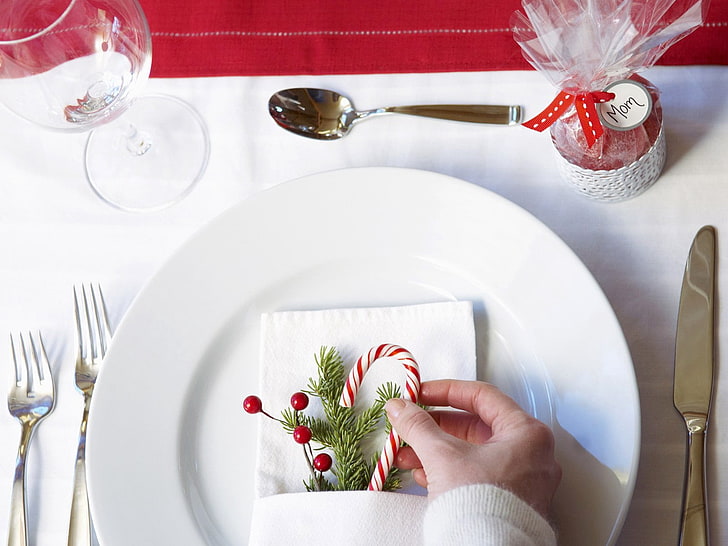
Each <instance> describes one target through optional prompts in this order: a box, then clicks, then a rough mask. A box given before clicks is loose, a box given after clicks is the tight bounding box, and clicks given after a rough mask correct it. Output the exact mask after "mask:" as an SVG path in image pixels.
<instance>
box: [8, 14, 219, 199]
mask: <svg viewBox="0 0 728 546" xmlns="http://www.w3.org/2000/svg"><path fill="white" fill-rule="evenodd" d="M151 52H152V44H151V33H150V31H149V25H148V23H147V20H146V17H145V15H144V12H143V11H142V8H141V6H140V5H139V3H138V1H137V0H2V7H1V8H0V102H1V103H3V104H5V106H7V107H8V108H9V109H10V110H11V111H13V112H15V113H16V114H18V115H19V116H21V117H23V118H25V119H27V120H29V121H32V122H34V123H36V124H39V125H42V126H44V127H48V128H51V129H55V130H60V131H69V132H79V131H90V133H89V137H88V140H87V143H86V149H85V160H84V166H85V171H86V175H87V178H88V181H89V183H90V184H91V187H92V188H93V189H94V191H95V192H96V193H97V194H98V195H99V197H101V198H102V199H103V200H104V201H106V202H107V203H109V204H111V205H113V206H115V207H117V208H120V209H123V210H130V211H143V210H158V209H161V208H164V207H166V206H168V205H170V204H173V203H175V202H177V201H179V200H180V199H182V198H183V197H184V196H185V195H187V194H188V193H189V192H190V191H191V190H192V188H193V187H194V185H195V184H196V182H197V181H198V180H199V179H200V177H201V176H202V174H203V172H204V171H205V168H206V166H207V160H208V157H209V150H210V144H209V137H208V134H207V129H206V126H205V123H204V121H203V120H202V118H201V117H200V115H199V114H198V113H197V112H196V111H195V110H194V109H193V108H192V107H190V106H189V105H187V104H186V103H184V102H183V101H181V100H179V99H176V98H174V97H167V96H161V95H156V96H140V89H141V88H142V87H143V85H144V84H145V83H146V81H147V79H148V77H149V72H150V68H151V58H152V57H151ZM132 104H133V108H130V106H132Z"/></svg>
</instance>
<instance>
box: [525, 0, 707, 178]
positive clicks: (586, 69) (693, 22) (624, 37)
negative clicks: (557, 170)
mask: <svg viewBox="0 0 728 546" xmlns="http://www.w3.org/2000/svg"><path fill="white" fill-rule="evenodd" d="M708 3H709V0H523V2H522V6H523V11H522V12H521V11H517V12H515V13H514V14H513V17H512V20H511V26H512V28H513V32H514V37H515V40H516V42H517V43H518V44H519V45H520V47H521V49H522V50H523V54H524V57H525V58H526V60H527V61H528V62H529V63H530V64H531V65H532V66H533V67H534V68H536V70H538V71H539V72H541V73H542V74H543V75H544V76H545V77H546V78H547V79H548V80H549V81H550V82H551V83H552V84H553V85H554V86H555V87H557V88H558V89H559V90H560V91H566V92H569V93H574V94H579V93H593V92H598V91H602V90H603V89H604V88H605V87H607V86H608V85H609V84H610V83H613V82H615V81H619V80H623V79H628V78H632V79H635V80H637V81H639V82H640V83H642V84H644V85H645V86H646V87H647V89H648V90H649V92H650V94H651V95H652V99H653V109H652V113H651V114H650V116H649V117H648V118H647V120H646V121H645V122H644V123H643V124H642V125H640V126H638V127H636V128H634V129H631V130H628V131H616V130H613V129H610V128H608V127H604V133H603V134H602V135H601V136H600V137H599V138H598V139H597V140H596V141H595V142H593V143H589V142H588V141H587V139H586V137H585V133H584V131H583V130H582V125H581V123H580V121H579V119H578V116H577V112H576V109H575V108H574V107H573V106H572V107H571V108H569V109H568V110H567V111H566V112H564V113H563V115H562V116H561V117H559V118H558V119H557V120H556V121H555V122H554V123H553V125H551V126H550V130H551V137H552V139H553V142H554V145H555V146H556V149H557V150H558V151H559V153H560V154H561V155H562V156H563V157H564V158H565V159H566V160H567V161H569V162H571V163H573V164H575V165H578V166H580V167H583V168H585V169H591V170H612V169H619V168H621V167H624V166H626V165H629V164H631V163H633V162H634V161H637V160H638V159H639V158H640V157H642V156H643V155H644V154H645V153H646V152H647V151H648V150H649V149H650V148H651V147H652V146H653V145H654V144H655V141H656V139H657V137H658V135H659V133H660V130H661V128H662V109H661V105H660V100H659V91H658V90H657V88H656V87H655V86H654V85H652V84H651V83H650V82H649V81H647V80H645V79H644V78H642V77H640V76H638V75H637V72H640V71H642V70H644V69H646V68H649V67H651V66H652V65H653V64H655V62H657V60H658V59H659V58H660V57H661V56H662V54H663V53H664V52H665V51H666V50H667V49H668V48H669V47H670V46H672V45H673V44H674V43H675V42H677V41H678V40H680V39H681V38H684V37H685V36H687V35H688V34H689V33H690V32H692V31H693V30H695V29H696V28H698V27H699V26H700V25H701V24H702V23H703V22H704V20H705V14H706V11H707V8H708ZM546 98H549V97H546Z"/></svg>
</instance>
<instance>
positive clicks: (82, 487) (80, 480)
mask: <svg viewBox="0 0 728 546" xmlns="http://www.w3.org/2000/svg"><path fill="white" fill-rule="evenodd" d="M73 304H74V306H73V309H74V315H75V319H76V335H77V340H78V348H77V355H76V387H77V388H78V390H80V391H81V393H82V394H83V399H84V404H83V417H82V419H81V431H80V433H79V437H78V449H77V450H76V465H75V471H74V480H73V501H72V503H71V520H70V523H69V528H68V545H69V546H72V545H73V546H81V545H88V544H91V516H90V513H89V505H88V492H87V490H86V426H87V424H88V414H89V407H90V405H91V397H92V396H93V393H94V385H95V384H96V377H97V376H98V372H99V367H100V365H101V363H102V361H103V359H104V356H105V355H106V349H107V348H108V346H109V342H110V341H111V328H110V327H109V321H108V318H107V316H106V305H105V303H104V296H103V294H102V293H101V286H100V285H98V284H97V285H96V286H93V285H88V286H83V285H82V286H81V288H80V294H79V290H77V289H76V287H75V286H74V287H73Z"/></svg>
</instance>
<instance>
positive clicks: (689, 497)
mask: <svg viewBox="0 0 728 546" xmlns="http://www.w3.org/2000/svg"><path fill="white" fill-rule="evenodd" d="M715 264H716V262H715V229H714V228H713V227H711V226H705V227H703V228H701V229H700V230H699V231H698V233H697V234H696V235H695V239H694V240H693V244H692V246H691V247H690V254H689V255H688V259H687V263H686V264H685V273H684V276H683V283H682V289H681V292H680V307H679V309H678V317H677V333H676V339H675V383H674V392H673V398H674V404H675V408H677V410H678V411H679V412H680V414H681V415H682V416H683V419H684V420H685V425H686V427H687V436H688V447H687V465H686V470H685V485H684V490H683V507H682V517H681V522H680V542H679V544H681V545H684V546H693V545H707V544H708V543H709V537H708V500H707V495H706V489H705V445H706V439H707V436H706V433H707V426H708V416H709V414H710V402H711V397H712V391H713V368H714V354H715V350H714V339H715V331H714V318H715V307H714V296H715Z"/></svg>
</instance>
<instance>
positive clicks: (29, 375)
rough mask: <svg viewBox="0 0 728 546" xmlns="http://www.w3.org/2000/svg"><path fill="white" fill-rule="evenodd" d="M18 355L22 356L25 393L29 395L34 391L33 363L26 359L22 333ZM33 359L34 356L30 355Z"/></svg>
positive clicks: (26, 347) (26, 353)
mask: <svg viewBox="0 0 728 546" xmlns="http://www.w3.org/2000/svg"><path fill="white" fill-rule="evenodd" d="M20 353H21V355H22V356H23V365H24V366H25V373H26V375H25V377H26V380H25V384H26V391H27V392H28V393H29V394H30V393H32V392H33V391H34V390H35V379H36V377H35V369H34V368H33V363H32V362H31V361H30V360H29V359H28V346H27V345H26V342H25V336H24V335H23V333H22V332H21V333H20ZM31 356H33V357H35V355H31Z"/></svg>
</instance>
